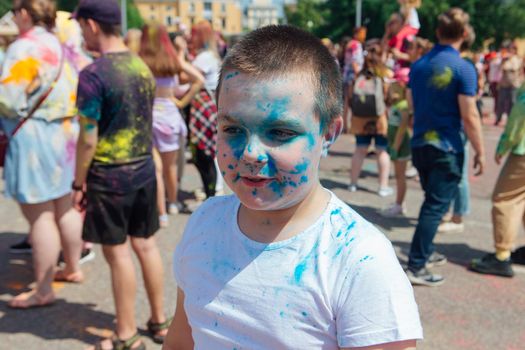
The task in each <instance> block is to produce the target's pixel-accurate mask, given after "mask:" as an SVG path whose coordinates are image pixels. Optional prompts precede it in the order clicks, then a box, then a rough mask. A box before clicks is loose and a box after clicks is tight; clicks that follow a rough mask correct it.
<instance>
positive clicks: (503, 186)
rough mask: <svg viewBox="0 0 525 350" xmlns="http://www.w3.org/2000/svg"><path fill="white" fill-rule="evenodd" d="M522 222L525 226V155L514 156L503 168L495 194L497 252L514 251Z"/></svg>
mask: <svg viewBox="0 0 525 350" xmlns="http://www.w3.org/2000/svg"><path fill="white" fill-rule="evenodd" d="M520 221H521V222H522V223H523V225H524V226H525V156H518V155H513V154H511V155H510V156H509V157H508V158H507V161H506V162H505V165H504V166H503V168H502V169H501V173H500V174H499V177H498V181H497V182H496V187H495V188H494V193H493V195H492V224H493V230H494V243H495V247H496V249H498V250H509V251H510V250H512V249H514V244H515V242H516V236H517V235H518V230H519V226H520Z"/></svg>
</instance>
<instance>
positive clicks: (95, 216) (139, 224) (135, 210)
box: [82, 181, 159, 245]
mask: <svg viewBox="0 0 525 350" xmlns="http://www.w3.org/2000/svg"><path fill="white" fill-rule="evenodd" d="M86 200H87V207H86V219H85V221H84V229H83V232H82V239H83V240H84V241H87V242H93V243H101V244H105V245H117V244H122V243H124V242H126V239H127V236H128V235H129V236H131V237H140V238H148V237H150V236H152V235H153V234H155V232H157V230H158V229H159V214H158V210H157V182H156V181H150V182H148V183H147V184H145V185H143V186H142V187H141V188H139V189H138V190H135V191H131V192H129V193H125V194H121V193H115V192H109V191H97V190H93V189H91V190H90V189H89V185H88V191H87V193H86Z"/></svg>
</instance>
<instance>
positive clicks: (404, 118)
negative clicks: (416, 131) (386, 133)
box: [392, 109, 410, 153]
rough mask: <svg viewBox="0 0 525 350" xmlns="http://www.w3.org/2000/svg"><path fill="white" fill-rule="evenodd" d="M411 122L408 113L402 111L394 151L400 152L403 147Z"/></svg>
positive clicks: (393, 146)
mask: <svg viewBox="0 0 525 350" xmlns="http://www.w3.org/2000/svg"><path fill="white" fill-rule="evenodd" d="M409 120H410V115H409V114H408V111H407V110H406V109H405V110H402V111H401V124H400V125H399V127H398V128H397V132H396V136H395V138H394V144H393V145H392V148H393V149H394V151H396V153H397V152H399V147H401V143H402V142H403V138H404V136H405V133H406V131H407V129H408V124H409Z"/></svg>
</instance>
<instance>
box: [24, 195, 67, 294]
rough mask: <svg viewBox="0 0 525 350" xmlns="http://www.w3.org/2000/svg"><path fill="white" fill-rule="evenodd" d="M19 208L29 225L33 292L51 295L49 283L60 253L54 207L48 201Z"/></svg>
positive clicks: (51, 280)
mask: <svg viewBox="0 0 525 350" xmlns="http://www.w3.org/2000/svg"><path fill="white" fill-rule="evenodd" d="M20 208H21V209H22V213H23V214H24V216H25V218H26V219H27V221H29V225H31V228H30V236H31V243H32V246H33V268H34V271H35V279H36V288H35V291H36V293H37V294H39V295H41V296H45V295H49V294H50V293H53V289H52V288H51V283H52V282H53V277H54V275H55V264H56V262H57V260H58V254H59V252H60V235H59V231H58V227H57V224H56V221H55V206H54V205H53V202H52V201H48V202H44V203H39V204H20Z"/></svg>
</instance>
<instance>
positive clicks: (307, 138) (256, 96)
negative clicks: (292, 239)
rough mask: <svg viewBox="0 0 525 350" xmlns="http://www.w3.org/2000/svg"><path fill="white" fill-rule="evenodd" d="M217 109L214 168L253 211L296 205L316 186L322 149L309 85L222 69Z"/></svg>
mask: <svg viewBox="0 0 525 350" xmlns="http://www.w3.org/2000/svg"><path fill="white" fill-rule="evenodd" d="M218 105H219V117H218V140H217V148H218V150H217V159H218V162H219V168H220V169H221V172H222V174H223V175H224V179H225V181H226V183H227V184H228V186H230V188H231V189H232V190H233V191H234V192H235V193H236V194H237V196H238V197H239V199H240V200H241V202H242V203H243V204H244V205H245V206H246V207H248V208H250V209H254V210H279V209H285V208H289V207H291V206H293V205H295V204H298V203H300V202H301V201H302V200H303V199H304V198H305V197H306V196H307V195H308V194H309V193H310V191H311V190H312V189H313V188H314V186H315V185H316V184H318V167H319V161H320V158H321V152H322V147H323V136H322V135H321V132H320V129H321V127H320V122H319V119H318V118H317V117H316V116H315V114H314V91H313V87H312V86H311V83H309V82H308V81H307V80H306V79H305V78H304V77H302V76H301V75H299V74H290V75H286V76H284V77H282V78H269V79H264V78H263V79H255V78H253V77H252V76H249V75H246V74H243V73H239V72H232V71H226V72H225V73H224V78H223V81H222V85H221V90H220V95H219V104H218Z"/></svg>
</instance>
